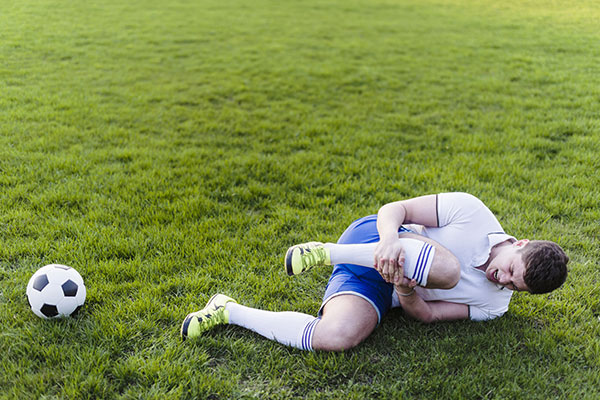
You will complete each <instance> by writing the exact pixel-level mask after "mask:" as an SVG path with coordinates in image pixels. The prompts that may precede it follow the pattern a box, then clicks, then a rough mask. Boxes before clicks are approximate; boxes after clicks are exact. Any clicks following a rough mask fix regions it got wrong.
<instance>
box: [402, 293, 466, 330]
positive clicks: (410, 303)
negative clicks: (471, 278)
mask: <svg viewBox="0 0 600 400" xmlns="http://www.w3.org/2000/svg"><path fill="white" fill-rule="evenodd" d="M396 290H398V293H399V295H398V299H399V300H400V305H401V306H402V309H403V310H404V312H406V313H407V314H408V315H410V316H411V317H413V318H415V319H418V320H419V321H422V322H426V323H432V322H439V321H454V320H460V319H468V318H469V306H467V305H466V304H458V303H450V302H448V301H425V300H423V299H422V298H421V297H420V296H419V295H418V294H417V292H415V291H413V289H412V288H411V289H408V288H407V287H406V286H398V285H396ZM411 291H412V294H410V295H408V296H402V294H408V293H411Z"/></svg>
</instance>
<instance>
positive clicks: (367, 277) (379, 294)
mask: <svg viewBox="0 0 600 400" xmlns="http://www.w3.org/2000/svg"><path fill="white" fill-rule="evenodd" d="M398 232H410V230H408V229H406V228H404V227H400V229H399V230H398ZM378 241H379V232H378V231H377V215H369V216H367V217H363V218H360V219H357V220H356V221H354V222H353V223H352V224H350V226H349V227H348V228H347V229H346V230H345V231H344V233H342V236H340V238H339V239H338V243H339V244H356V243H374V242H378ZM393 293H394V285H392V284H391V283H388V282H386V281H384V280H383V278H382V277H381V275H380V274H379V272H377V270H376V269H374V268H369V267H363V266H360V265H354V264H337V265H335V267H334V268H333V272H332V273H331V277H330V278H329V282H328V283H327V288H326V289H325V295H324V296H323V304H322V305H321V309H320V310H319V315H321V314H322V312H323V307H324V306H325V304H326V303H327V302H328V301H329V300H330V299H332V298H333V297H335V296H339V295H342V294H352V295H355V296H359V297H361V298H363V299H365V300H366V301H368V302H369V303H371V305H372V306H373V308H375V311H377V320H378V323H379V322H381V317H383V316H384V315H385V313H387V312H388V311H389V310H390V308H391V307H392V295H393Z"/></svg>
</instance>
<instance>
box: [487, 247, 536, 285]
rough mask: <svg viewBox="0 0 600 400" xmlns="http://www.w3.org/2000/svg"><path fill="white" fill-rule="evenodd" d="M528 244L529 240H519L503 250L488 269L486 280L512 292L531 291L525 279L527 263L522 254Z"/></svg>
mask: <svg viewBox="0 0 600 400" xmlns="http://www.w3.org/2000/svg"><path fill="white" fill-rule="evenodd" d="M527 243H529V241H528V240H527V239H524V240H519V241H518V242H515V243H513V244H511V245H510V246H506V247H505V248H503V249H502V250H501V251H500V252H499V253H498V255H497V256H496V257H495V258H494V259H493V260H492V261H491V262H490V265H489V266H488V268H487V269H486V271H485V276H486V278H487V279H488V280H489V281H492V282H494V283H496V284H498V285H502V286H504V287H505V288H507V289H510V290H517V291H529V288H528V287H527V285H526V284H525V281H524V279H523V277H524V276H525V263H524V262H523V257H522V254H521V253H520V250H521V249H523V247H525V246H526V245H527Z"/></svg>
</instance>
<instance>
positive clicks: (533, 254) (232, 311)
mask: <svg viewBox="0 0 600 400" xmlns="http://www.w3.org/2000/svg"><path fill="white" fill-rule="evenodd" d="M568 261H569V258H568V257H567V255H566V254H565V253H564V251H563V250H562V249H561V248H560V247H559V246H558V245H557V244H556V243H553V242H549V241H537V240H532V241H530V240H527V239H522V240H516V239H515V238H514V237H512V236H510V235H507V234H506V233H504V231H503V229H502V227H501V226H500V224H499V223H498V221H497V219H496V218H495V217H494V215H493V214H492V212H491V211H490V210H489V209H488V208H487V207H486V206H485V205H484V204H483V203H482V202H481V201H480V200H479V199H477V198H476V197H474V196H472V195H469V194H466V193H441V194H437V195H428V196H422V197H417V198H413V199H409V200H403V201H398V202H393V203H389V204H386V205H384V206H383V207H381V208H380V209H379V212H378V214H377V215H372V216H368V217H364V218H361V219H358V220H356V221H354V222H353V223H352V224H351V225H350V226H349V227H348V228H347V229H346V231H345V232H344V233H343V234H342V236H341V237H340V239H339V240H338V243H337V244H333V243H325V244H322V243H318V242H310V243H306V244H301V245H296V246H293V247H291V248H290V249H289V250H288V252H287V254H286V258H285V266H286V269H287V272H288V274H290V275H296V274H299V273H301V272H304V271H306V270H307V269H309V268H313V267H319V266H324V265H334V268H333V272H332V274H331V277H330V279H329V283H328V284H327V288H326V290H325V295H324V298H323V304H322V306H321V309H320V310H319V313H318V316H317V317H313V316H311V315H307V314H302V313H297V312H271V311H265V310H259V309H253V308H249V307H246V306H243V305H241V304H238V303H237V302H236V301H235V300H233V299H232V298H230V297H227V296H225V295H222V294H217V295H215V296H213V297H212V298H211V299H210V300H209V302H208V304H207V305H206V307H205V308H204V309H202V310H200V311H197V312H195V313H191V314H189V315H188V316H187V317H186V318H185V320H184V321H183V324H182V326H181V335H182V337H183V339H185V338H188V337H197V336H199V335H201V334H202V333H203V332H204V331H206V330H208V329H210V328H212V327H213V326H216V325H220V324H233V325H238V326H242V327H244V328H247V329H251V330H252V331H254V332H256V333H258V334H260V335H262V336H264V337H266V338H269V339H271V340H275V341H277V342H280V343H282V344H285V345H289V346H293V347H296V348H300V349H303V350H329V351H337V350H345V349H349V348H352V347H354V346H356V345H358V344H359V343H360V342H362V341H363V340H365V339H366V338H367V337H368V336H369V335H370V334H371V332H373V330H374V329H375V328H376V327H377V325H378V324H379V323H380V321H381V318H382V317H383V316H384V315H385V313H386V312H387V311H389V310H390V308H392V307H402V309H403V310H404V312H405V313H406V314H408V315H409V316H411V317H413V318H415V319H417V320H420V321H423V322H427V323H431V322H437V321H449V320H460V319H471V320H476V321H483V320H490V319H493V318H496V317H499V316H501V315H503V314H504V313H505V312H506V311H507V310H508V304H509V302H510V299H511V296H512V293H513V291H525V292H529V293H534V294H536V293H547V292H550V291H552V290H554V289H556V288H558V287H560V286H561V285H562V284H563V282H564V281H565V279H566V276H567V263H568Z"/></svg>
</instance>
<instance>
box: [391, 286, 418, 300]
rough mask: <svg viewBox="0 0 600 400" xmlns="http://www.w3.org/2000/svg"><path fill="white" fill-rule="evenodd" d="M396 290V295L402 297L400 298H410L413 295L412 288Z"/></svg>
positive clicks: (398, 287) (398, 288)
mask: <svg viewBox="0 0 600 400" xmlns="http://www.w3.org/2000/svg"><path fill="white" fill-rule="evenodd" d="M396 290H397V291H398V295H399V296H402V297H408V296H412V295H413V294H414V293H415V289H414V288H407V287H401V286H397V287H396Z"/></svg>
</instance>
